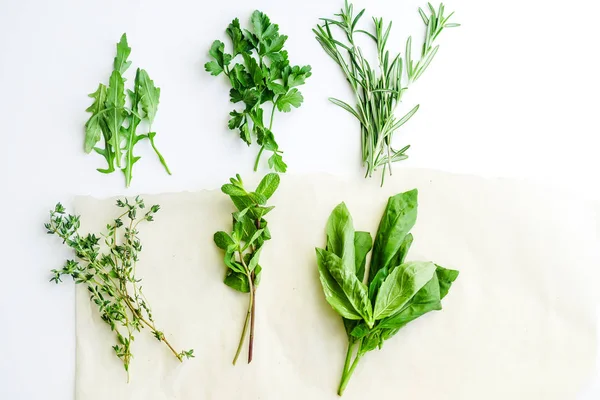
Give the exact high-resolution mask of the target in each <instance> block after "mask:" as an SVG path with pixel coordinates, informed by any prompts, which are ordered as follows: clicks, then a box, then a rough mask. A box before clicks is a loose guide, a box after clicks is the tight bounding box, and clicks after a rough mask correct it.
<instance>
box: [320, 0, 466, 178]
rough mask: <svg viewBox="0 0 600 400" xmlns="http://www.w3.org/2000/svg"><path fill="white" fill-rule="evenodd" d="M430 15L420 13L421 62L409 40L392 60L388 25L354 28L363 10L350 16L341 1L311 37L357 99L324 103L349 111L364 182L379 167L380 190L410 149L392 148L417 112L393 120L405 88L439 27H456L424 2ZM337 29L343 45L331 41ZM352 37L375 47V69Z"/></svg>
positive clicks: (377, 21) (422, 65) (425, 61)
mask: <svg viewBox="0 0 600 400" xmlns="http://www.w3.org/2000/svg"><path fill="white" fill-rule="evenodd" d="M428 6H429V7H428V8H429V15H427V14H426V13H425V12H424V11H423V10H422V9H420V8H419V14H420V15H421V18H422V19H423V22H424V24H425V27H426V33H425V41H424V43H423V47H422V49H421V56H420V59H419V60H418V61H417V60H414V59H413V58H412V37H409V38H408V39H407V41H406V52H405V54H404V57H402V56H401V55H400V54H397V55H396V56H391V55H390V52H389V51H388V50H386V45H387V41H388V38H389V35H390V30H391V28H392V23H391V22H389V23H388V24H387V26H386V25H385V24H384V22H383V18H373V24H374V28H375V32H374V33H371V32H367V31H365V30H361V29H357V24H358V22H359V20H360V18H361V17H362V16H363V14H364V12H365V10H364V9H363V10H362V11H360V12H359V13H358V14H357V15H356V16H354V9H353V6H352V4H349V3H348V0H345V4H344V8H343V9H342V10H341V11H340V14H335V15H336V16H337V17H339V19H329V18H321V21H323V24H322V25H318V26H317V28H316V29H313V32H314V33H315V35H316V39H317V41H318V42H319V43H320V44H321V46H322V47H323V49H324V50H325V52H326V53H327V54H328V55H329V56H330V57H331V58H332V59H333V60H334V61H335V62H336V63H337V64H338V65H339V66H340V67H341V69H342V71H343V73H344V75H345V77H346V79H347V81H348V83H349V84H350V86H351V87H352V90H353V91H354V94H355V98H356V108H354V107H352V106H351V105H349V104H348V103H346V102H344V101H342V100H339V99H336V98H330V99H329V100H330V101H331V102H332V103H334V104H336V105H338V106H340V107H342V108H343V109H344V110H346V111H348V112H349V113H351V114H352V115H354V117H356V119H358V120H359V122H360V124H361V145H362V161H363V165H365V166H366V169H367V172H366V176H365V177H371V176H372V175H373V172H374V171H376V170H377V169H378V168H380V167H382V168H383V171H382V174H381V184H382V185H383V181H384V177H385V172H386V169H387V170H388V171H389V174H390V175H391V174H392V163H393V162H397V161H401V160H404V159H406V158H408V156H407V155H406V151H407V150H408V149H409V147H410V145H407V146H405V147H403V148H402V149H400V150H395V149H393V148H392V137H393V135H394V133H395V132H396V131H397V130H398V129H399V128H400V127H401V126H402V125H404V124H405V123H406V122H407V121H408V120H409V119H410V118H411V117H412V116H413V115H414V114H415V113H416V112H417V110H418V109H419V105H416V106H415V107H413V108H412V109H411V110H410V111H409V112H408V113H406V114H405V115H404V116H403V117H402V118H396V116H395V111H396V108H397V107H398V105H399V104H400V102H401V101H402V96H403V94H404V92H405V91H406V90H407V89H408V86H409V85H410V84H411V83H413V82H415V81H416V80H417V79H419V78H420V77H421V75H422V74H423V72H425V70H426V69H427V67H428V66H429V64H430V63H431V61H432V60H433V58H434V57H435V55H436V53H437V51H438V48H439V46H438V45H435V46H434V43H435V40H436V39H437V38H438V36H439V35H440V33H441V32H442V31H443V30H444V28H452V27H456V26H460V25H459V24H455V23H450V22H448V21H449V19H450V17H451V16H452V15H453V14H454V13H450V14H449V15H448V16H444V11H445V10H444V5H443V4H440V6H439V8H438V9H437V10H436V9H435V8H434V7H433V6H432V5H431V4H430V3H428ZM334 27H337V28H339V29H341V30H342V32H343V34H344V39H341V40H345V41H346V43H343V42H342V41H340V40H338V39H336V38H335V37H334V35H333V33H332V28H334ZM357 34H362V35H366V36H367V37H369V38H371V39H373V41H374V42H375V44H376V46H377V64H378V68H377V70H376V69H375V68H374V67H372V66H371V64H370V63H369V61H368V60H367V59H366V58H365V57H364V54H363V51H362V50H361V48H360V47H359V46H358V45H356V42H355V37H356V36H357Z"/></svg>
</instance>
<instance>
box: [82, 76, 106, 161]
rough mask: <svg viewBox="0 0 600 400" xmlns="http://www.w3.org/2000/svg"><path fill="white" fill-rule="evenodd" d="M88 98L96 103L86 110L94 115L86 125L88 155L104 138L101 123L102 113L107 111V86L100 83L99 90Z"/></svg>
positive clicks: (85, 146) (85, 144)
mask: <svg viewBox="0 0 600 400" xmlns="http://www.w3.org/2000/svg"><path fill="white" fill-rule="evenodd" d="M88 96H89V97H91V98H93V99H94V103H92V105H91V106H89V107H88V108H87V110H86V111H87V112H89V113H92V116H91V117H90V119H88V121H87V122H86V123H85V141H84V150H85V152H86V153H91V151H92V150H93V149H94V146H95V145H96V143H98V142H99V141H100V139H101V138H102V128H101V126H100V123H101V121H102V114H101V113H102V112H103V111H104V110H105V104H104V103H106V86H105V85H103V84H101V83H100V84H99V85H98V89H96V91H95V92H94V93H91V94H89V95H88ZM107 161H108V160H107Z"/></svg>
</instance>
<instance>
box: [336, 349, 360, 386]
mask: <svg viewBox="0 0 600 400" xmlns="http://www.w3.org/2000/svg"><path fill="white" fill-rule="evenodd" d="M361 342H362V339H361ZM359 349H360V342H359ZM362 356H363V355H362V354H361V353H360V350H359V352H358V354H357V355H356V357H355V358H354V362H352V366H351V367H350V369H349V370H347V369H346V366H344V373H343V374H342V380H341V381H340V387H339V388H338V395H339V396H341V395H342V394H344V390H346V386H348V382H349V381H350V378H351V377H352V374H353V373H354V370H355V369H356V367H357V366H358V362H359V361H360V359H361V358H362ZM350 357H351V346H350V345H348V355H347V356H346V363H348V362H349V361H350Z"/></svg>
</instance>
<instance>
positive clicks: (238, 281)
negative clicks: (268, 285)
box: [223, 270, 250, 293]
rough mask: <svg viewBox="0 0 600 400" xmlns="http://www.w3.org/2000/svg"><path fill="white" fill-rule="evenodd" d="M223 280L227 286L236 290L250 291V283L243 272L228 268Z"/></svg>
mask: <svg viewBox="0 0 600 400" xmlns="http://www.w3.org/2000/svg"><path fill="white" fill-rule="evenodd" d="M223 282H224V283H225V284H226V285H227V286H229V287H230V288H232V289H235V290H237V291H238V292H242V293H248V292H250V284H249V283H248V277H247V276H246V274H244V273H241V272H236V271H232V270H228V271H227V275H226V276H225V280H224V281H223Z"/></svg>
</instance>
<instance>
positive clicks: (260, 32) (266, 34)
mask: <svg viewBox="0 0 600 400" xmlns="http://www.w3.org/2000/svg"><path fill="white" fill-rule="evenodd" d="M250 22H251V23H252V27H253V28H254V34H255V35H256V37H257V38H258V40H259V41H261V42H262V41H264V40H266V39H271V38H273V37H274V36H275V35H277V31H278V27H277V25H275V24H271V21H270V20H269V17H267V16H266V14H263V13H262V12H260V11H258V10H256V11H254V12H253V13H252V16H251V17H250Z"/></svg>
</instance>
